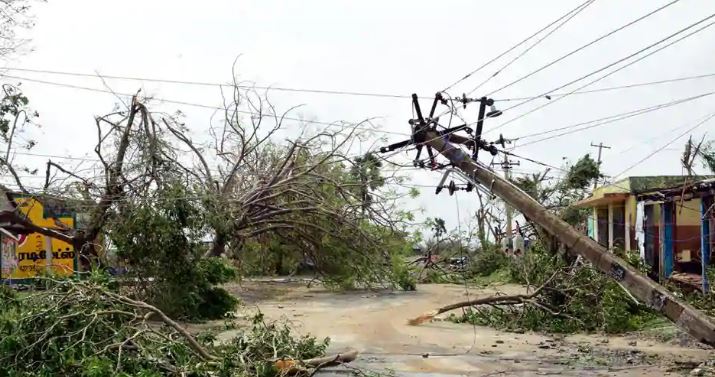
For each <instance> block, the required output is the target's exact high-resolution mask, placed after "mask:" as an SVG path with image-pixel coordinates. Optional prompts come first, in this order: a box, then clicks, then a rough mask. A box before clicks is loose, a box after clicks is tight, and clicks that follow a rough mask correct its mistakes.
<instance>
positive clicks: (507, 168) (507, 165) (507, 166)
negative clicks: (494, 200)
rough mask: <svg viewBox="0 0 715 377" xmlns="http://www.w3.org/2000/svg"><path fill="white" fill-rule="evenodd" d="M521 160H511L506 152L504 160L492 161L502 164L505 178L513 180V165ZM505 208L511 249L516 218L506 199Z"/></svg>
mask: <svg viewBox="0 0 715 377" xmlns="http://www.w3.org/2000/svg"><path fill="white" fill-rule="evenodd" d="M519 164H520V162H519V161H510V160H509V156H508V155H507V154H506V153H504V159H503V160H502V162H497V163H492V165H501V169H502V170H503V171H504V179H506V180H507V181H509V182H511V168H512V167H513V166H519ZM504 207H505V208H504V210H505V212H506V244H507V247H508V248H509V250H511V248H512V243H511V236H512V231H513V229H512V225H511V223H512V222H513V218H514V208H512V206H510V205H509V203H507V202H506V201H504Z"/></svg>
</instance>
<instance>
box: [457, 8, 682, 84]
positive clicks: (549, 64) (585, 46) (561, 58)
mask: <svg viewBox="0 0 715 377" xmlns="http://www.w3.org/2000/svg"><path fill="white" fill-rule="evenodd" d="M678 1H680V0H673V1H671V2H670V3H668V4H665V5H663V6H661V7H659V8H656V9H655V10H652V11H650V12H648V13H646V14H645V15H643V16H641V17H638V18H636V19H635V20H633V21H631V22H628V23H627V24H625V25H622V26H621V27H619V28H616V29H614V30H611V31H610V32H608V33H606V34H604V35H602V36H600V37H598V38H596V39H594V40H592V41H591V42H588V43H586V44H585V45H583V46H581V47H578V48H577V49H575V50H573V51H571V52H569V53H567V54H565V55H563V56H561V57H559V58H558V59H556V60H553V61H551V62H550V63H547V64H546V65H544V66H542V67H540V68H538V69H536V70H535V71H532V72H530V73H527V74H526V75H524V76H522V77H520V78H518V79H516V80H514V81H512V82H510V83H508V84H506V85H504V86H502V87H500V88H499V89H496V90H494V91H492V92H491V93H489V94H488V95H487V97H490V96H492V95H493V94H494V93H497V92H499V91H501V90H504V89H506V88H508V87H510V86H512V85H514V84H516V83H518V82H520V81H523V80H525V79H527V78H529V77H531V76H533V75H535V74H537V73H539V72H541V71H543V70H544V69H546V68H549V67H551V66H552V65H554V64H556V63H558V62H560V61H562V60H564V59H566V58H568V57H569V56H572V55H574V54H576V53H578V52H579V51H582V50H584V49H586V48H588V47H590V46H592V45H594V44H596V43H598V42H600V41H601V40H603V39H606V38H608V37H610V36H611V35H613V34H616V33H618V32H619V31H621V30H623V29H626V28H628V27H630V26H632V25H634V24H636V23H638V22H640V21H642V20H644V19H646V18H648V17H650V16H652V15H654V14H656V13H658V12H660V11H662V10H663V9H666V8H668V7H669V6H671V5H673V4H675V3H677V2H678ZM476 89H477V88H475V90H476ZM473 91H474V90H473ZM470 93H471V92H470Z"/></svg>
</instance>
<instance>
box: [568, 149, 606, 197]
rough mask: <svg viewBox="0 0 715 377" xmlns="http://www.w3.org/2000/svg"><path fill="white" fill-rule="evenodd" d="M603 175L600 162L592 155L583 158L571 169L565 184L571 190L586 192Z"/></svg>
mask: <svg viewBox="0 0 715 377" xmlns="http://www.w3.org/2000/svg"><path fill="white" fill-rule="evenodd" d="M601 177H602V174H601V171H600V167H599V166H598V162H596V161H595V160H594V159H593V158H591V156H590V155H588V154H587V155H585V156H583V157H582V158H581V159H580V160H578V161H577V162H576V164H574V165H573V166H571V168H570V169H569V171H568V173H567V174H566V179H565V184H566V187H567V188H569V189H576V190H584V189H586V188H587V187H588V186H589V185H591V184H592V183H593V181H594V180H595V179H597V178H601Z"/></svg>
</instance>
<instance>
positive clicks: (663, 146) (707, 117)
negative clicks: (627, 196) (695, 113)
mask: <svg viewBox="0 0 715 377" xmlns="http://www.w3.org/2000/svg"><path fill="white" fill-rule="evenodd" d="M713 117H715V113H711V114H709V115H707V116H705V119H703V120H701V121H699V122H697V123H696V124H695V125H694V126H692V127H690V128H688V129H687V130H685V131H684V132H683V133H680V134H678V135H677V136H676V137H675V138H673V139H671V140H670V141H668V142H667V143H665V144H664V145H662V146H661V147H659V148H657V149H655V150H653V151H652V152H651V153H648V154H647V155H646V156H645V157H643V158H642V159H640V160H638V162H636V163H635V164H633V165H631V166H629V167H628V168H626V169H624V170H623V171H621V172H620V173H618V174H616V175H614V176H613V178H614V179H615V178H616V177H619V176H621V175H623V174H624V173H625V172H627V171H629V170H631V169H633V168H635V167H636V166H638V165H640V164H642V163H643V162H645V161H646V160H648V159H650V158H651V157H653V156H654V155H655V154H656V153H658V152H661V151H662V150H663V149H665V148H667V147H668V146H669V145H670V144H673V143H674V142H676V141H677V140H678V139H680V138H681V137H683V136H685V135H687V134H688V133H690V132H692V131H693V130H695V129H696V128H698V127H700V126H702V125H703V124H705V123H706V122H707V121H709V120H710V119H712V118H713Z"/></svg>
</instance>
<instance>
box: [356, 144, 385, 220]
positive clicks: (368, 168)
mask: <svg viewBox="0 0 715 377" xmlns="http://www.w3.org/2000/svg"><path fill="white" fill-rule="evenodd" d="M380 168H382V161H381V160H380V159H379V158H377V157H376V156H375V155H374V154H372V153H366V154H365V155H364V156H362V157H356V158H355V161H353V165H352V166H351V167H350V172H349V174H350V178H352V179H353V180H354V181H356V182H357V183H358V186H357V193H358V196H359V198H360V200H361V201H362V205H363V210H365V211H367V209H368V208H369V207H370V205H371V204H372V200H373V198H372V195H370V191H374V190H377V189H378V188H380V187H382V186H384V185H385V178H383V177H382V176H381V174H380Z"/></svg>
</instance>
